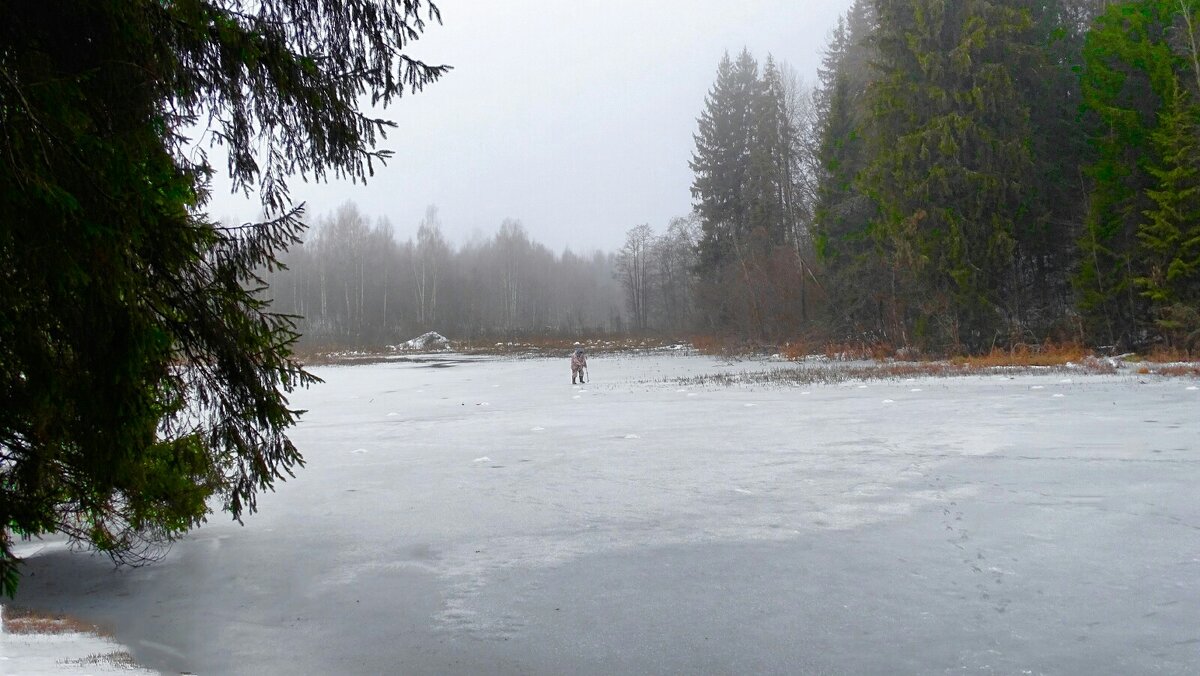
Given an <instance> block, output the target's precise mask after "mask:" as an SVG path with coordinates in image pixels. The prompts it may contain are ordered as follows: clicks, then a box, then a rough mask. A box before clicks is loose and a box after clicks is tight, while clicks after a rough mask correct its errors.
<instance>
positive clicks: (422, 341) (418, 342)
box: [393, 331, 500, 352]
mask: <svg viewBox="0 0 1200 676" xmlns="http://www.w3.org/2000/svg"><path fill="white" fill-rule="evenodd" d="M496 345H497V346H499V345H500V344H499V343H497V344H496ZM393 347H394V348H396V349H398V350H407V351H411V350H421V351H425V352H430V351H446V350H449V349H450V339H449V338H447V337H445V336H443V335H442V334H440V333H438V332H437V331H429V332H428V333H422V334H421V335H419V336H417V337H416V338H413V339H411V340H406V341H404V342H403V343H400V344H399V345H394V346H393Z"/></svg>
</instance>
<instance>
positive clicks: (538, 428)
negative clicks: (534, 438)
mask: <svg viewBox="0 0 1200 676" xmlns="http://www.w3.org/2000/svg"><path fill="white" fill-rule="evenodd" d="M544 429H546V428H545V427H534V428H533V429H531V430H529V431H530V432H541V431H542V430H544Z"/></svg>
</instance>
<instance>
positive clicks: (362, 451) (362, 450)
mask: <svg viewBox="0 0 1200 676" xmlns="http://www.w3.org/2000/svg"><path fill="white" fill-rule="evenodd" d="M350 452H351V453H360V454H361V453H366V452H367V449H365V448H356V449H354V450H353V451H350Z"/></svg>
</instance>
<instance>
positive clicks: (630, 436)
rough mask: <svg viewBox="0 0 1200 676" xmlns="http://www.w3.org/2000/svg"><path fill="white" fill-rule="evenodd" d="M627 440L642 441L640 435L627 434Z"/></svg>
mask: <svg viewBox="0 0 1200 676" xmlns="http://www.w3.org/2000/svg"><path fill="white" fill-rule="evenodd" d="M625 438H626V439H641V437H639V436H638V435H636V434H626V435H625Z"/></svg>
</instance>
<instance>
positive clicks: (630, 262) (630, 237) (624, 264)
mask: <svg viewBox="0 0 1200 676" xmlns="http://www.w3.org/2000/svg"><path fill="white" fill-rule="evenodd" d="M653 243H654V230H652V229H651V228H650V226H649V225H647V224H642V225H638V226H634V227H633V228H630V229H629V231H628V232H626V233H625V246H623V247H621V250H620V251H619V252H618V253H617V278H618V279H619V280H620V282H621V286H622V287H623V288H624V289H625V302H626V306H627V307H628V308H629V313H630V315H632V318H633V325H634V327H635V328H637V329H638V330H639V331H644V330H646V328H647V327H648V322H649V316H650V312H649V309H650V285H651V277H652V275H653V271H652V268H651V261H652V259H651V255H650V250H651V246H652V245H653Z"/></svg>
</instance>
